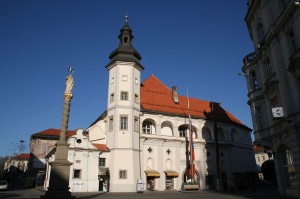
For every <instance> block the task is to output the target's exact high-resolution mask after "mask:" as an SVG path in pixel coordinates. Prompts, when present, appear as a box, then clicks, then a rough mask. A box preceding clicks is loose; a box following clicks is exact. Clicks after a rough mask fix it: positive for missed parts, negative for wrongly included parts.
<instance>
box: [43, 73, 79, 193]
mask: <svg viewBox="0 0 300 199" xmlns="http://www.w3.org/2000/svg"><path fill="white" fill-rule="evenodd" d="M66 84H67V85H66V91H65V94H64V110H63V115H62V125H61V132H60V137H59V141H58V142H57V143H56V151H55V160H54V161H53V162H50V165H51V172H50V179H49V187H48V190H47V191H46V192H45V195H42V196H41V198H42V199H52V198H53V199H58V198H64V199H69V198H72V199H75V198H76V196H72V195H71V192H70V191H69V189H70V187H69V177H70V166H71V165H72V163H71V162H69V161H68V149H69V144H68V143H67V129H68V122H69V113H70V104H71V99H72V97H73V95H72V93H71V90H72V88H73V85H74V80H73V76H72V75H69V76H68V77H67V81H66Z"/></svg>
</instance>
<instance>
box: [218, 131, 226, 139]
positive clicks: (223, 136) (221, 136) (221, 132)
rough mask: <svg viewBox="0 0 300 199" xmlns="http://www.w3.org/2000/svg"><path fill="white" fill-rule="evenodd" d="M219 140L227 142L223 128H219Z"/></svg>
mask: <svg viewBox="0 0 300 199" xmlns="http://www.w3.org/2000/svg"><path fill="white" fill-rule="evenodd" d="M218 140H222V141H225V133H224V130H223V129H222V128H218Z"/></svg>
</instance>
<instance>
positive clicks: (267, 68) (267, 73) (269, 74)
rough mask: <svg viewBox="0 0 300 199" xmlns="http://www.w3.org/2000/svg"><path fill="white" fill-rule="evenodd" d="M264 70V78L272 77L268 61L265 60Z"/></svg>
mask: <svg viewBox="0 0 300 199" xmlns="http://www.w3.org/2000/svg"><path fill="white" fill-rule="evenodd" d="M265 70H266V77H267V78H269V77H271V75H272V73H273V72H272V67H271V65H270V59H269V58H267V60H266V66H265Z"/></svg>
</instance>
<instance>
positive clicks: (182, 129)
mask: <svg viewBox="0 0 300 199" xmlns="http://www.w3.org/2000/svg"><path fill="white" fill-rule="evenodd" d="M192 128H193V138H198V136H197V129H196V128H195V127H194V126H193V127H192ZM178 131H179V137H190V130H189V125H187V124H183V125H181V126H179V128H178Z"/></svg>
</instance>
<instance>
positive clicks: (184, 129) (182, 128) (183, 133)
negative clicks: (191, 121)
mask: <svg viewBox="0 0 300 199" xmlns="http://www.w3.org/2000/svg"><path fill="white" fill-rule="evenodd" d="M178 131H179V137H187V133H188V125H181V126H179V128H178Z"/></svg>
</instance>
